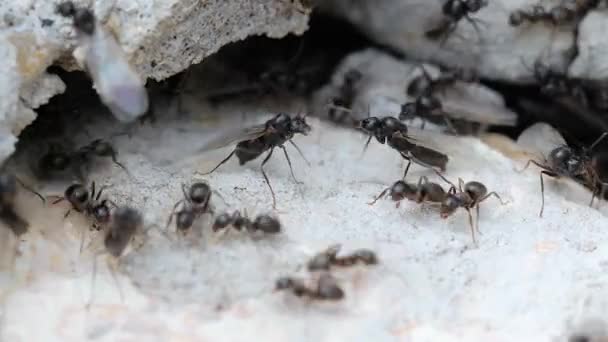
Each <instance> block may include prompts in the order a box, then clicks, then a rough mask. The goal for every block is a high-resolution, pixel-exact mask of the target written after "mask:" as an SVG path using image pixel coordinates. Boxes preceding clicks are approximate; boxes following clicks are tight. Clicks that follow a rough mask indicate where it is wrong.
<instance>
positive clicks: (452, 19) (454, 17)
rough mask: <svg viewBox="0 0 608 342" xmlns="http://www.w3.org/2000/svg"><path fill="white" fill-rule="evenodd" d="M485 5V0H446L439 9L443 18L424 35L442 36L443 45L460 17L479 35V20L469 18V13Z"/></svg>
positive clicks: (431, 36) (430, 36) (437, 37)
mask: <svg viewBox="0 0 608 342" xmlns="http://www.w3.org/2000/svg"><path fill="white" fill-rule="evenodd" d="M487 5H488V2H487V0H448V1H446V2H445V3H444V4H443V6H442V9H441V10H442V13H443V15H444V20H443V21H442V22H441V23H440V24H439V25H438V26H437V27H435V28H433V29H431V30H429V31H427V32H426V33H425V36H426V37H427V38H429V39H432V40H437V39H439V38H442V39H441V45H443V44H444V43H445V42H446V41H447V39H448V38H449V37H450V35H451V34H452V33H453V32H454V31H455V30H456V28H457V27H458V23H459V22H460V21H461V20H462V19H465V20H466V21H468V22H469V23H471V25H473V28H474V29H475V31H476V32H477V34H478V35H481V33H480V30H479V27H478V26H477V22H481V21H479V20H477V19H474V18H471V17H470V14H473V13H477V12H478V11H479V10H481V9H482V8H483V7H485V6H487Z"/></svg>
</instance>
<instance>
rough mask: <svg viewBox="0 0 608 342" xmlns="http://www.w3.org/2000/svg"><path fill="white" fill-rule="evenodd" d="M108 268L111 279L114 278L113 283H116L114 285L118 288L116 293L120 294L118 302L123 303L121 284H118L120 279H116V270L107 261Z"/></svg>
mask: <svg viewBox="0 0 608 342" xmlns="http://www.w3.org/2000/svg"><path fill="white" fill-rule="evenodd" d="M108 269H109V270H110V274H111V275H112V279H114V283H115V284H116V287H117V288H118V295H119V296H120V302H121V303H124V302H125V296H124V294H123V292H122V286H120V281H118V277H117V276H116V272H115V270H114V266H113V265H110V263H109V262H108Z"/></svg>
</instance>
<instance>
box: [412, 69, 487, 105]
mask: <svg viewBox="0 0 608 342" xmlns="http://www.w3.org/2000/svg"><path fill="white" fill-rule="evenodd" d="M420 69H421V70H422V74H421V75H419V76H416V77H414V79H412V80H411V81H410V83H409V84H408V86H407V90H406V91H407V94H408V95H409V96H413V97H416V98H417V97H419V96H423V95H430V94H434V93H435V92H436V91H438V90H442V89H445V88H446V87H448V86H450V85H453V84H454V83H456V82H457V81H461V82H466V83H473V82H476V81H478V80H479V78H478V76H477V73H475V71H473V70H472V69H465V68H458V69H449V70H445V71H442V72H441V74H439V76H437V77H436V78H432V77H431V75H430V74H429V72H428V71H427V70H426V68H425V67H424V66H423V65H420Z"/></svg>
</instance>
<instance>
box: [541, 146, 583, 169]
mask: <svg viewBox="0 0 608 342" xmlns="http://www.w3.org/2000/svg"><path fill="white" fill-rule="evenodd" d="M549 160H550V161H551V162H552V164H553V165H554V166H555V168H556V169H557V170H558V171H559V172H562V173H567V174H569V175H578V174H581V173H582V171H583V169H584V162H583V160H582V158H581V157H580V156H579V155H577V154H576V153H575V152H574V151H573V150H572V148H570V147H568V146H560V147H557V148H556V149H554V150H553V151H551V153H550V154H549Z"/></svg>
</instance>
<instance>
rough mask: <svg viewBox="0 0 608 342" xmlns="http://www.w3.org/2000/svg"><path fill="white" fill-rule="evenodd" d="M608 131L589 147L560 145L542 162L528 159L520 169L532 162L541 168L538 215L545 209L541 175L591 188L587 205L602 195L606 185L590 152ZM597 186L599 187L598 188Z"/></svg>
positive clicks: (543, 185) (525, 167) (541, 214)
mask: <svg viewBox="0 0 608 342" xmlns="http://www.w3.org/2000/svg"><path fill="white" fill-rule="evenodd" d="M607 135H608V132H604V133H603V134H602V135H601V136H600V137H599V138H597V139H596V140H595V141H594V142H593V143H592V144H591V145H590V146H589V147H587V148H583V149H574V148H572V147H570V146H568V145H565V144H564V145H561V146H557V147H555V148H554V149H553V150H551V152H550V153H549V158H548V159H547V160H545V161H544V162H538V161H536V160H533V159H530V160H528V162H527V163H526V165H525V166H524V168H523V169H522V170H521V171H520V172H523V171H524V170H526V169H527V168H528V167H529V166H530V164H534V165H536V166H538V167H540V168H541V169H542V171H541V172H540V192H541V207H540V213H539V215H538V216H539V217H542V216H543V211H544V209H545V184H544V180H543V175H546V176H549V177H553V178H560V177H567V178H571V179H573V180H575V181H578V182H579V183H582V184H583V185H586V186H588V187H590V188H592V189H593V195H592V197H591V202H590V203H589V205H590V206H591V205H593V201H594V200H595V197H597V196H598V194H599V195H600V196H603V194H604V188H605V186H606V185H607V184H606V183H604V182H602V181H601V180H600V178H599V175H598V174H597V171H596V170H595V168H594V166H593V162H592V159H591V157H590V152H591V151H592V150H593V149H594V148H595V146H597V145H598V144H599V143H600V142H601V141H602V140H604V138H606V136H607ZM598 187H599V188H598Z"/></svg>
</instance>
